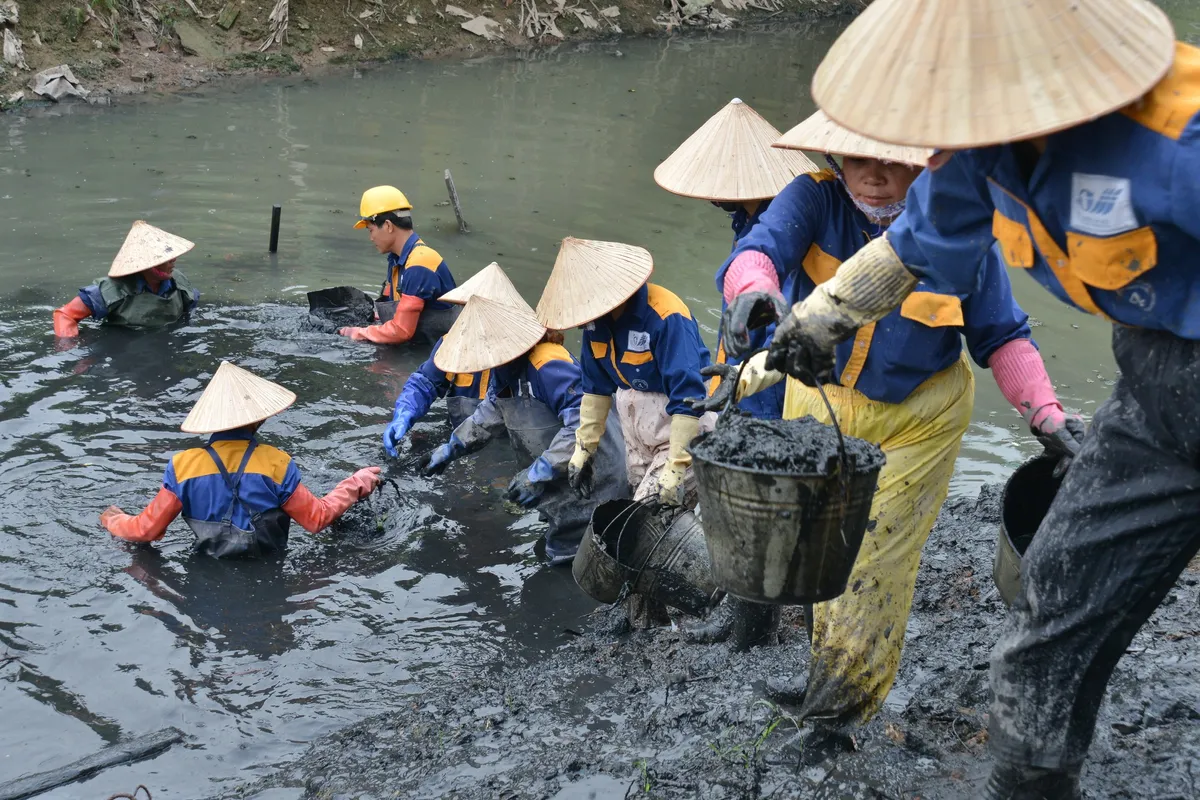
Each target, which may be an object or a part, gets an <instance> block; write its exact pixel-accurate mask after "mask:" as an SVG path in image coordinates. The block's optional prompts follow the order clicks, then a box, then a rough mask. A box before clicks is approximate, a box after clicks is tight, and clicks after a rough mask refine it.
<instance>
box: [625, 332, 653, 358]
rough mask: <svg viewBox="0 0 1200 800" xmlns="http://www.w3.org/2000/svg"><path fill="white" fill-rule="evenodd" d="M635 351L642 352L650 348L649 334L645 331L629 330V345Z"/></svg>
mask: <svg viewBox="0 0 1200 800" xmlns="http://www.w3.org/2000/svg"><path fill="white" fill-rule="evenodd" d="M626 349H627V350H632V351H633V352H635V353H644V352H646V351H647V350H649V349H650V334H649V333H647V332H646V331H630V332H629V347H628V348H626Z"/></svg>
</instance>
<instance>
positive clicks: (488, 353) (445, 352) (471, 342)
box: [433, 294, 546, 373]
mask: <svg viewBox="0 0 1200 800" xmlns="http://www.w3.org/2000/svg"><path fill="white" fill-rule="evenodd" d="M545 335H546V326H545V325H543V324H542V323H540V322H538V318H537V315H536V314H534V313H533V309H532V308H530V307H529V306H528V304H526V303H525V302H524V301H522V302H521V304H520V305H519V306H518V305H509V304H507V303H501V302H497V301H495V300H492V299H489V298H487V297H484V296H483V295H480V294H477V295H475V296H474V297H472V298H470V299H469V300H467V304H466V306H465V307H464V308H463V310H462V313H461V314H459V315H458V319H456V320H455V321H454V324H453V325H451V326H450V330H449V331H447V332H446V335H445V336H443V337H442V346H441V347H439V348H438V351H437V353H435V354H434V356H433V363H434V365H435V366H437V368H438V369H441V370H445V371H446V372H453V373H468V372H479V371H481V370H485V369H492V368H493V367H498V366H500V365H501V364H507V363H508V362H509V361H512V360H513V359H514V358H516V357H517V356H520V355H523V354H524V353H527V352H529V349H530V348H531V347H533V346H534V345H535V344H537V343H538V342H540V341H541V340H542V337H543V336H545Z"/></svg>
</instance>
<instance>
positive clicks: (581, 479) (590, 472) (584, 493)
mask: <svg viewBox="0 0 1200 800" xmlns="http://www.w3.org/2000/svg"><path fill="white" fill-rule="evenodd" d="M594 466H595V465H594V464H593V462H592V458H591V457H590V456H589V457H588V458H587V459H586V460H583V461H581V462H580V463H578V464H576V460H575V459H574V458H572V459H571V463H570V464H568V465H567V484H568V485H569V486H570V487H571V491H573V492H575V494H576V495H578V496H579V497H581V498H583V499H584V500H587V499H588V498H589V497H591V496H592V489H593V488H594V486H595V482H596V476H595V472H594V469H593V468H594Z"/></svg>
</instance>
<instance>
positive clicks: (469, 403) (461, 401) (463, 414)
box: [446, 395, 480, 430]
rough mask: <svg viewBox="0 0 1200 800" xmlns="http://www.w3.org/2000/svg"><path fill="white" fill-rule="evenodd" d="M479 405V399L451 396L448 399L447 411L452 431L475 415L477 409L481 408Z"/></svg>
mask: <svg viewBox="0 0 1200 800" xmlns="http://www.w3.org/2000/svg"><path fill="white" fill-rule="evenodd" d="M479 403H480V400H479V398H478V397H466V396H465V395H450V396H449V397H447V398H446V411H447V412H449V414H450V430H454V429H455V428H457V427H458V426H459V425H462V424H463V423H464V422H466V421H467V419H468V418H469V417H470V416H471V415H472V414H474V413H475V409H476V408H478V407H479Z"/></svg>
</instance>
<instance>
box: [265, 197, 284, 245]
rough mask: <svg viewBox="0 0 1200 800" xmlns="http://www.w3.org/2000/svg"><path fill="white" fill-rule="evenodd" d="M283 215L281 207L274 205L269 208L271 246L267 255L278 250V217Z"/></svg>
mask: <svg viewBox="0 0 1200 800" xmlns="http://www.w3.org/2000/svg"><path fill="white" fill-rule="evenodd" d="M281 214H283V206H281V205H279V204H278V203H276V204H275V205H273V206H271V246H270V249H268V250H267V252H268V253H274V252H276V251H278V250H279V217H280V215H281Z"/></svg>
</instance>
